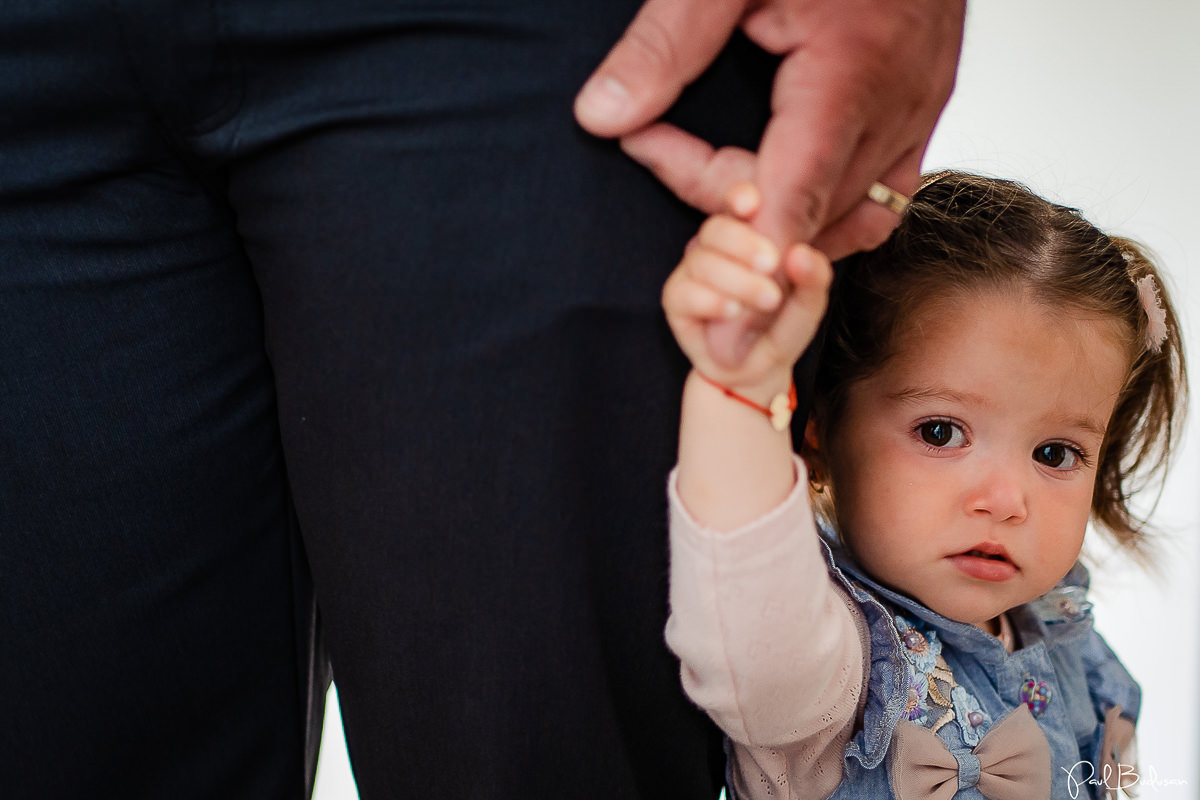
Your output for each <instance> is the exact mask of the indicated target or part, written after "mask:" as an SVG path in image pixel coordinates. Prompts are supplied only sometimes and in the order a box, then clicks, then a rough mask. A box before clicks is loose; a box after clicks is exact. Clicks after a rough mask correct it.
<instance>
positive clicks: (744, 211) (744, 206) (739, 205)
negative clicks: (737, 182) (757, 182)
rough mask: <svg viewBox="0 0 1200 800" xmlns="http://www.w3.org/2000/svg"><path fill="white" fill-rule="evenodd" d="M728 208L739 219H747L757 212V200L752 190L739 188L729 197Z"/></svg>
mask: <svg viewBox="0 0 1200 800" xmlns="http://www.w3.org/2000/svg"><path fill="white" fill-rule="evenodd" d="M729 208H730V210H731V211H733V213H734V214H737V215H738V216H739V217H748V216H750V215H751V214H753V213H754V212H755V211H756V210H758V200H757V197H756V195H755V193H754V190H753V189H752V188H749V187H744V186H739V187H737V188H736V189H734V190H733V191H732V192H731V193H730V195H729Z"/></svg>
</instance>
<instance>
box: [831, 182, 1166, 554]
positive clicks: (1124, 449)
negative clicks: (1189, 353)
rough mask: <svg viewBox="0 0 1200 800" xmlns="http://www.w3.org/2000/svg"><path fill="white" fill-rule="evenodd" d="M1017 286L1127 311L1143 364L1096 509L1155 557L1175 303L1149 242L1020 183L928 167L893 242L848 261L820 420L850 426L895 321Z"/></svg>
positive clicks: (1046, 296)
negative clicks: (1144, 287) (1149, 298)
mask: <svg viewBox="0 0 1200 800" xmlns="http://www.w3.org/2000/svg"><path fill="white" fill-rule="evenodd" d="M1146 275H1152V276H1154V280H1155V282H1156V283H1157V286H1158V289H1159V297H1160V299H1161V302H1162V307H1163V309H1164V311H1165V314H1166V325H1167V328H1166V330H1167V332H1166V338H1165V340H1164V341H1162V342H1161V343H1160V344H1159V346H1157V347H1154V346H1152V345H1151V343H1149V342H1148V339H1147V328H1148V325H1149V321H1148V318H1147V313H1146V310H1145V309H1144V307H1143V305H1142V302H1141V300H1140V298H1139V292H1138V288H1137V286H1136V285H1135V281H1137V280H1138V279H1140V278H1142V277H1144V276H1146ZM1014 286H1015V287H1018V288H1020V289H1021V290H1022V291H1023V292H1024V293H1026V296H1029V297H1032V298H1033V299H1034V300H1035V301H1036V302H1039V303H1044V304H1045V305H1047V306H1049V307H1052V308H1059V309H1068V310H1072V311H1075V312H1078V313H1081V314H1083V315H1087V316H1101V317H1106V318H1113V319H1116V320H1119V321H1120V322H1121V323H1123V327H1124V329H1125V331H1126V334H1127V337H1126V342H1127V346H1128V351H1129V357H1130V369H1129V374H1128V377H1127V379H1126V381H1125V385H1124V388H1123V389H1122V392H1121V395H1120V397H1119V399H1118V401H1117V404H1116V408H1115V410H1114V411H1113V415H1112V418H1111V420H1110V421H1109V424H1108V429H1107V433H1106V436H1105V441H1104V443H1103V445H1102V448H1101V452H1100V454H1099V466H1098V469H1097V473H1096V482H1095V487H1094V491H1093V494H1092V519H1093V522H1094V523H1095V524H1096V525H1097V526H1098V527H1099V528H1101V529H1103V530H1105V531H1107V532H1108V533H1110V534H1111V535H1112V536H1113V537H1114V538H1115V539H1116V541H1117V542H1118V543H1119V544H1120V545H1122V546H1125V547H1127V548H1130V549H1131V550H1133V551H1134V552H1135V553H1136V554H1138V555H1140V556H1143V557H1145V548H1144V533H1145V530H1146V521H1145V519H1143V518H1141V517H1139V516H1137V515H1136V514H1135V513H1134V511H1133V510H1132V509H1131V508H1130V505H1129V502H1130V499H1131V498H1132V497H1133V496H1134V495H1136V494H1138V493H1139V492H1141V491H1142V490H1144V489H1145V488H1146V487H1147V486H1150V485H1156V484H1157V483H1158V480H1159V479H1160V478H1161V475H1162V472H1163V471H1164V470H1165V468H1166V465H1167V462H1168V460H1169V457H1170V453H1171V447H1172V445H1173V443H1174V442H1175V440H1176V438H1177V436H1178V434H1179V432H1180V429H1181V427H1182V419H1183V411H1184V406H1185V401H1186V393H1187V390H1186V385H1187V384H1186V377H1185V365H1184V355H1183V345H1182V341H1181V339H1180V333H1179V325H1178V322H1177V320H1176V317H1175V311H1174V308H1173V307H1172V304H1171V301H1170V298H1169V297H1168V296H1167V292H1166V289H1165V287H1164V285H1163V282H1162V279H1161V277H1160V275H1159V273H1158V271H1157V269H1156V268H1155V266H1154V264H1153V263H1152V261H1151V260H1150V258H1149V257H1148V256H1147V255H1146V253H1145V251H1144V250H1143V248H1141V247H1139V246H1138V245H1136V244H1134V243H1133V242H1131V241H1129V240H1127V239H1122V238H1119V237H1115V236H1109V235H1107V234H1105V233H1104V232H1102V231H1100V230H1098V229H1097V228H1096V227H1095V226H1093V225H1092V224H1091V223H1089V222H1088V221H1087V220H1086V219H1084V218H1083V216H1082V215H1081V214H1080V213H1079V212H1078V211H1077V210H1075V209H1072V208H1067V207H1065V206H1061V205H1057V204H1054V203H1051V202H1049V201H1047V200H1044V199H1043V198H1041V197H1038V196H1037V195H1035V194H1034V193H1033V192H1031V191H1030V190H1029V189H1027V188H1026V187H1024V186H1022V185H1021V184H1019V183H1016V182H1013V181H1007V180H1000V179H996V178H989V177H984V176H980V175H972V174H967V173H962V172H939V173H937V174H933V175H930V176H927V177H926V179H925V180H924V182H923V183H922V185H921V187H920V189H919V190H918V191H917V192H916V194H915V196H914V197H913V199H912V204H911V205H910V206H909V208H908V210H907V211H906V212H905V213H904V215H903V218H902V219H901V221H900V224H899V227H897V228H896V230H895V231H894V232H893V233H892V235H891V237H890V238H889V239H888V240H887V241H886V242H885V243H884V244H883V245H881V246H880V247H879V248H877V249H875V250H872V251H870V252H866V253H858V254H855V255H853V256H850V257H848V258H846V259H843V260H842V261H840V262H838V263H837V265H836V266H835V278H834V283H833V287H832V288H831V290H830V301H829V311H828V313H827V317H826V322H825V333H824V341H823V344H822V349H821V354H820V362H819V367H818V368H817V375H816V382H815V386H814V396H813V419H814V421H815V422H816V423H817V426H818V429H819V431H821V432H824V431H826V430H829V429H831V426H836V425H837V423H838V421H839V418H840V416H841V413H842V411H843V405H844V401H845V397H846V391H847V389H848V388H849V387H850V386H851V385H852V384H854V383H855V382H857V381H859V380H862V379H863V378H865V377H867V376H868V375H870V374H871V373H873V372H874V371H875V370H877V369H879V367H880V366H882V365H883V363H884V362H885V361H886V360H887V359H889V358H890V357H891V356H892V355H893V342H894V341H895V334H896V332H897V331H898V330H900V328H901V326H903V325H904V324H905V323H906V322H907V321H908V320H910V319H911V318H912V315H913V314H914V312H915V311H916V309H918V308H919V307H921V306H922V305H924V304H926V303H929V302H934V301H937V300H939V299H941V298H945V297H946V296H948V295H951V294H955V293H958V292H962V291H967V290H978V289H981V288H983V289H1005V288H1013V287H1014ZM819 438H821V439H822V440H823V439H824V438H825V437H824V436H821V437H819Z"/></svg>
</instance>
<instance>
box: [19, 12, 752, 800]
mask: <svg viewBox="0 0 1200 800" xmlns="http://www.w3.org/2000/svg"><path fill="white" fill-rule="evenodd" d="M637 5H638V0H620V1H619V2H618V1H616V0H571V1H570V2H550V1H549V0H545V1H544V2H534V1H533V0H526V1H524V2H518V1H517V0H510V1H509V2H499V1H494V2H483V1H478V0H477V1H476V2H428V1H426V2H411V1H410V0H342V2H336V3H335V2H327V3H323V2H317V0H275V1H274V2H266V0H239V1H238V2H226V1H225V0H211V1H210V2H203V3H201V2H182V0H156V1H155V2H134V0H46V1H45V2H36V3H30V2H15V0H3V2H2V3H0V108H3V113H0V455H2V458H0V795H3V796H4V797H5V798H6V800H16V798H26V797H29V798H59V797H63V798H69V797H109V796H111V797H153V798H172V799H173V800H175V799H177V798H186V797H197V798H216V797H220V798H237V797H245V798H276V797H278V798H294V797H299V796H301V795H302V794H303V793H304V787H305V766H306V764H307V763H308V750H307V749H306V738H311V734H312V733H313V723H312V722H311V719H312V718H314V717H315V718H319V710H320V707H319V699H320V697H321V695H322V692H323V689H324V684H323V682H322V681H321V676H320V670H319V669H317V665H316V664H315V661H314V657H313V653H314V642H313V640H314V636H313V627H312V621H313V617H312V609H311V604H310V597H309V581H308V573H307V570H306V568H305V566H304V555H303V552H302V551H301V545H300V543H301V541H302V543H303V549H304V550H306V551H307V558H308V562H309V563H311V565H312V575H313V580H312V585H314V586H315V589H316V595H317V598H318V600H319V603H320V607H321V612H322V616H323V619H324V623H325V630H326V633H327V635H328V640H329V646H330V652H331V654H332V661H333V665H334V668H335V670H336V675H337V679H338V685H339V691H340V697H341V702H342V705H343V715H344V719H345V724H346V729H347V735H348V739H349V745H350V753H351V757H352V759H353V763H354V768H355V773H356V777H357V779H358V782H359V786H360V790H361V793H362V796H363V797H364V798H393V797H412V796H423V797H431V798H443V797H446V798H448V797H488V798H491V797H496V798H509V797H512V798H516V797H534V798H579V797H595V798H604V800H612V799H613V798H618V797H646V798H656V800H657V799H658V798H671V797H680V798H685V797H686V798H695V797H712V796H715V793H716V791H717V787H718V786H719V783H720V771H721V754H720V747H719V740H718V739H717V737H716V736H715V735H714V729H713V728H712V727H711V726H710V724H709V723H708V722H707V720H706V719H705V718H704V717H703V715H701V714H700V713H698V712H697V711H696V710H695V709H694V708H693V707H691V706H690V705H689V703H688V702H687V701H686V699H685V698H684V697H683V696H682V693H681V691H680V689H679V685H678V665H677V664H676V662H675V660H674V659H673V658H672V657H671V655H670V654H669V653H668V651H667V650H666V648H665V647H664V645H663V639H662V628H663V623H664V620H665V617H666V613H667V608H666V597H667V593H666V542H665V534H664V521H665V501H664V485H665V483H664V482H665V476H666V473H667V471H668V469H669V467H670V466H671V463H672V461H673V458H674V456H673V453H674V441H675V435H676V413H677V402H678V392H679V387H680V384H681V380H682V376H683V374H684V370H685V364H684V362H683V360H682V358H681V357H680V356H679V354H678V353H677V351H676V349H675V347H674V345H673V343H672V341H671V338H670V336H669V334H668V332H667V330H666V327H665V325H664V324H663V322H662V320H661V314H660V312H659V307H658V295H659V290H660V287H661V283H662V280H663V278H664V277H665V275H666V274H667V272H668V271H669V270H670V269H671V267H672V266H673V265H674V264H675V262H676V261H677V258H678V256H679V254H680V252H681V249H682V246H683V244H684V242H685V241H686V239H687V238H688V237H689V236H690V235H691V234H692V233H693V232H694V230H695V228H696V225H697V222H698V217H697V215H696V214H695V213H694V212H692V211H690V210H689V209H686V208H684V207H683V206H682V205H681V204H679V203H678V202H676V201H675V200H674V199H673V198H671V197H670V196H669V194H668V193H667V192H666V191H665V190H663V189H661V188H660V187H659V186H658V185H657V184H656V183H655V182H654V181H653V179H652V178H651V177H650V176H649V175H648V174H646V173H644V172H643V171H642V170H641V169H640V168H638V167H637V166H635V165H634V164H632V163H630V162H629V161H627V160H626V159H625V158H624V157H623V156H621V155H620V153H619V151H618V150H617V149H616V147H615V146H614V145H613V144H611V143H606V142H599V141H596V140H593V139H591V138H589V137H588V136H587V135H585V134H584V133H583V132H582V131H580V130H579V129H578V128H577V127H576V126H575V125H574V123H573V120H572V118H571V113H570V108H571V100H572V96H573V94H574V92H575V91H576V89H577V88H578V87H579V85H580V84H581V83H582V82H583V80H584V78H585V77H586V76H587V74H588V73H589V71H590V70H591V69H592V68H593V67H594V65H595V64H596V63H598V61H599V59H600V58H601V56H602V55H603V53H604V52H605V51H606V50H607V48H608V47H609V46H610V45H611V44H612V42H614V41H615V40H616V38H617V37H618V35H619V33H620V31H621V30H622V28H623V27H624V25H625V24H626V23H627V22H628V20H629V18H630V17H631V16H632V14H633V12H634V10H635V9H636V6H637ZM771 69H772V64H771V63H770V61H769V59H767V58H765V57H764V56H763V55H762V54H761V53H759V52H757V51H755V50H754V49H753V48H751V47H749V46H748V45H745V43H744V42H743V43H737V42H735V44H734V45H733V46H732V48H731V49H730V50H729V51H727V53H726V55H725V56H724V57H723V59H722V60H721V61H720V62H719V63H718V65H717V66H716V67H715V68H714V69H713V70H711V71H710V72H709V73H708V74H707V75H706V76H705V77H704V78H703V79H702V80H701V81H700V82H699V83H698V84H697V86H695V87H694V88H693V90H692V91H691V92H690V93H689V95H688V96H687V97H685V99H684V101H683V102H682V103H681V104H680V106H679V107H678V108H677V109H676V110H675V112H674V115H675V118H676V119H677V120H678V121H680V122H681V123H683V124H685V125H687V126H688V127H690V128H691V129H693V130H696V131H699V132H700V133H702V134H704V135H706V136H707V137H709V138H710V139H713V140H716V141H718V142H731V143H740V144H743V145H749V144H752V143H753V142H754V141H756V138H757V133H758V131H759V130H760V128H761V125H762V122H763V120H764V118H765V114H766V109H767V102H766V95H767V90H768V83H769V79H770V74H771ZM293 508H294V511H293ZM317 724H318V725H319V723H317Z"/></svg>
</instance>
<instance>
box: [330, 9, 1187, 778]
mask: <svg viewBox="0 0 1200 800" xmlns="http://www.w3.org/2000/svg"><path fill="white" fill-rule="evenodd" d="M1198 33H1200V3H1196V2H1194V0H1149V1H1148V2H1127V1H1123V0H973V1H972V4H971V6H970V8H969V12H968V19H967V34H966V41H965V44H964V48H963V58H962V64H961V67H960V70H959V80H958V87H957V89H956V90H955V94H954V97H953V99H952V100H951V102H950V105H949V106H948V108H947V109H946V113H945V114H944V116H943V117H942V121H941V123H940V125H939V126H938V130H937V133H936V134H935V136H934V140H933V143H932V144H931V146H930V149H929V153H928V156H927V158H926V159H925V168H926V169H936V168H940V167H956V168H963V169H970V170H974V171H980V172H987V173H990V174H994V175H998V176H1001V177H1009V178H1017V179H1019V180H1022V181H1024V182H1025V183H1027V184H1028V185H1030V186H1031V187H1032V188H1033V189H1034V190H1035V191H1037V192H1038V193H1040V194H1043V195H1044V196H1047V197H1050V198H1051V199H1055V200H1059V201H1060V202H1063V203H1065V204H1066V205H1071V206H1075V207H1077V208H1080V209H1081V210H1082V211H1083V212H1084V214H1085V215H1086V216H1087V217H1088V218H1089V219H1091V220H1092V221H1093V222H1095V223H1096V224H1098V225H1099V226H1100V227H1102V228H1104V229H1105V230H1108V231H1110V232H1112V233H1120V234H1122V235H1126V236H1131V237H1132V238H1134V239H1137V240H1139V241H1140V242H1142V243H1143V244H1145V245H1148V246H1149V247H1150V249H1151V250H1153V251H1154V252H1155V253H1156V254H1157V255H1158V256H1159V261H1160V264H1161V265H1162V266H1163V268H1164V269H1165V271H1166V272H1167V274H1168V276H1169V277H1170V281H1171V282H1170V284H1169V285H1170V288H1171V289H1172V291H1173V293H1174V297H1175V300H1176V303H1177V309H1178V311H1179V313H1180V315H1181V317H1182V318H1183V328H1184V333H1185V336H1186V337H1187V342H1188V345H1189V348H1188V352H1189V354H1190V355H1191V356H1192V357H1193V358H1195V359H1200V338H1198V336H1200V222H1198V220H1197V217H1198V216H1200V159H1198V157H1197V152H1196V150H1197V148H1198V147H1200V135H1198V133H1200V102H1198V100H1200V93H1198V92H1197V86H1196V84H1197V83H1198V82H1200V47H1198V46H1197V43H1196V37H1197V34H1198ZM1194 367H1195V372H1196V373H1197V374H1200V361H1197V362H1196V363H1195V364H1194ZM1198 416H1200V414H1194V415H1193V417H1192V419H1191V420H1190V421H1189V425H1188V429H1187V434H1186V436H1185V438H1184V440H1183V444H1182V446H1181V447H1180V448H1179V450H1178V451H1177V461H1176V465H1175V468H1174V471H1173V473H1172V475H1171V477H1170V478H1169V480H1168V482H1167V485H1166V488H1165V491H1164V493H1163V496H1162V499H1161V502H1160V503H1159V506H1158V509H1157V513H1156V514H1155V517H1154V520H1155V523H1156V524H1157V526H1159V528H1161V529H1162V530H1163V531H1164V535H1163V536H1161V537H1160V545H1161V552H1162V556H1163V557H1162V560H1161V574H1160V575H1157V576H1154V575H1147V574H1145V573H1143V572H1140V571H1139V570H1138V569H1137V568H1136V567H1135V566H1133V565H1132V564H1130V563H1128V562H1127V561H1126V560H1124V559H1122V558H1121V557H1120V556H1114V555H1111V554H1107V553H1105V552H1104V550H1103V548H1097V549H1096V550H1095V551H1094V552H1095V559H1096V563H1094V564H1093V576H1092V580H1093V593H1092V594H1093V597H1092V599H1093V600H1094V601H1095V603H1096V615H1097V620H1098V625H1097V627H1098V628H1099V629H1100V631H1101V632H1102V633H1103V634H1104V635H1105V636H1106V637H1107V638H1108V640H1109V643H1110V644H1111V645H1112V646H1113V648H1114V649H1115V650H1117V652H1118V654H1119V655H1120V656H1121V657H1122V658H1123V659H1124V661H1125V663H1126V665H1127V666H1128V667H1129V669H1130V671H1131V672H1132V673H1133V674H1134V676H1135V677H1137V678H1138V679H1139V680H1140V681H1141V683H1142V687H1143V689H1144V692H1145V700H1144V705H1143V708H1142V716H1141V721H1140V723H1139V725H1138V738H1139V745H1140V761H1141V765H1142V774H1143V776H1144V778H1145V779H1146V782H1147V783H1148V782H1149V780H1150V779H1151V777H1152V776H1153V775H1155V774H1156V775H1157V777H1158V778H1159V779H1160V780H1161V781H1164V782H1165V781H1166V780H1176V781H1178V780H1183V781H1187V784H1188V785H1187V786H1184V787H1180V786H1168V785H1157V786H1156V785H1144V786H1143V789H1142V793H1141V797H1142V798H1143V800H1146V799H1147V798H1149V799H1150V800H1153V798H1164V799H1168V798H1195V797H1200V788H1198V787H1200V773H1198V772H1197V766H1196V763H1197V755H1200V750H1198V747H1197V744H1198V725H1197V716H1198V715H1200V702H1198V698H1197V692H1196V677H1197V661H1198V656H1200V644H1198V642H1200V636H1198V628H1200V620H1198V611H1200V592H1198V590H1197V584H1198V582H1197V580H1196V574H1197V569H1198V568H1200V491H1198V490H1200V424H1198V423H1200V419H1197V418H1196V417H1198ZM1092 538H1095V537H1092ZM1089 546H1090V545H1089ZM331 699H332V698H331ZM334 708H335V710H334V712H333V713H332V714H331V718H330V720H329V722H328V723H327V727H326V739H325V747H324V750H323V752H322V760H321V766H320V769H319V772H318V776H317V788H316V791H315V794H314V796H315V798H316V800H352V798H355V797H356V796H357V795H356V793H355V790H354V783H353V779H352V778H351V777H350V773H349V769H348V765H347V761H346V756H345V747H344V743H343V741H342V734H341V726H340V723H339V721H338V720H337V718H336V706H335V707H334Z"/></svg>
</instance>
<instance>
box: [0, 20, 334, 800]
mask: <svg viewBox="0 0 1200 800" xmlns="http://www.w3.org/2000/svg"><path fill="white" fill-rule="evenodd" d="M114 11H119V9H118V7H117V6H116V5H115V4H112V3H108V2H73V3H55V2H48V3H17V2H5V3H4V4H3V5H2V6H0V18H2V19H3V25H0V30H2V31H3V33H0V39H2V44H0V51H2V52H3V53H4V56H3V62H4V66H3V68H2V69H0V106H2V107H3V108H4V113H3V114H2V115H0V453H2V454H3V457H2V458H0V642H2V645H0V687H2V688H0V795H2V796H3V797H4V798H6V800H23V799H24V798H37V799H38V800H42V799H44V798H82V797H129V798H163V799H164V800H167V799H168V798H169V799H170V800H178V799H179V798H215V797H220V798H255V800H260V799H261V798H299V797H301V796H302V795H303V794H304V781H305V773H304V768H305V757H304V756H305V754H304V734H305V731H304V724H305V715H306V712H307V710H308V707H309V687H308V685H307V677H306V674H305V673H306V666H305V664H306V656H307V653H306V650H305V648H306V644H307V642H306V639H308V638H309V637H310V636H311V630H310V628H309V623H310V622H311V618H310V616H309V614H310V610H309V609H308V606H307V603H308V597H307V594H308V592H309V589H308V588H307V584H306V578H305V575H304V569H303V564H302V562H303V559H302V557H301V556H300V555H299V554H298V548H297V547H296V539H295V537H294V525H293V522H292V513H291V510H290V502H289V497H288V492H287V487H286V483H285V479H284V470H283V463H282V457H281V454H280V443H279V436H278V426H277V421H276V407H275V399H274V391H273V386H272V380H271V375H270V370H269V366H268V363H267V361H266V357H265V352H264V347H263V330H262V313H261V302H260V299H259V295H258V292H257V289H256V287H255V285H254V282H253V278H252V275H251V273H250V271H249V269H248V266H247V263H246V260H245V257H244V254H243V253H242V250H241V246H240V243H239V242H238V239H237V237H236V234H235V232H234V227H233V218H232V215H231V214H230V212H229V210H228V207H227V206H225V205H224V204H223V203H222V202H221V201H220V200H219V198H218V197H217V196H215V195H214V194H213V193H211V192H210V191H208V190H207V189H206V188H205V187H204V186H203V185H202V184H201V183H199V182H197V181H196V179H195V176H194V174H193V173H192V172H191V170H190V168H189V167H188V166H187V165H186V164H184V163H182V162H181V161H180V160H179V158H178V157H177V155H176V154H175V152H174V150H173V149H172V147H171V146H170V144H169V142H168V141H167V140H166V139H165V137H164V135H163V131H162V127H161V124H160V122H159V120H158V119H157V118H156V117H157V114H156V112H155V111H154V110H153V109H151V108H150V107H149V106H148V105H147V104H146V102H145V96H144V93H143V89H142V87H141V86H140V85H139V83H138V81H137V79H136V75H135V73H136V69H135V64H136V63H137V61H138V59H139V58H141V55H140V54H136V53H133V52H131V51H130V50H129V49H128V46H127V45H128V40H127V39H126V38H125V36H124V31H123V30H122V19H121V15H120V14H119V13H114ZM168 32H169V31H164V33H163V35H166V34H167V33H168ZM294 564H297V565H299V566H294ZM320 688H323V687H320ZM317 694H319V692H318V691H317V690H316V689H315V688H314V695H317Z"/></svg>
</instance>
